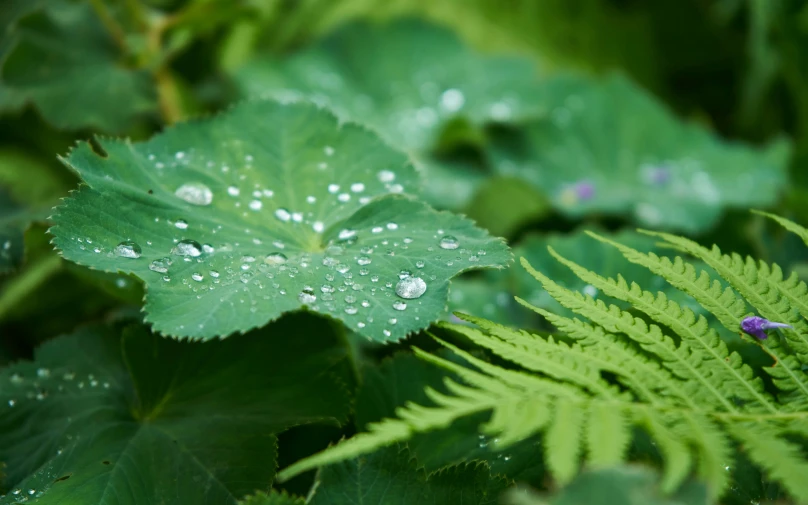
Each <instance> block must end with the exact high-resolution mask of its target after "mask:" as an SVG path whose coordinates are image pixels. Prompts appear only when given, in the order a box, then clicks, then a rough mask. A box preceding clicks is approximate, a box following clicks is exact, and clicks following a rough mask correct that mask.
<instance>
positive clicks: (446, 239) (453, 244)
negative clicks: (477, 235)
mask: <svg viewBox="0 0 808 505" xmlns="http://www.w3.org/2000/svg"><path fill="white" fill-rule="evenodd" d="M438 245H439V246H440V248H441V249H457V248H458V247H460V242H459V241H458V240H457V238H456V237H454V236H452V235H444V236H443V238H441V239H440V243H439V244H438Z"/></svg>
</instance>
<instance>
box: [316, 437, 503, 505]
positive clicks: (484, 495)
mask: <svg viewBox="0 0 808 505" xmlns="http://www.w3.org/2000/svg"><path fill="white" fill-rule="evenodd" d="M317 481H318V484H317V487H316V490H315V492H314V496H313V497H312V499H311V500H310V501H309V503H311V504H312V505H324V504H328V505H359V504H362V503H385V504H390V505H397V504H401V505H409V504H411V503H424V504H434V505H439V504H445V503H456V504H458V505H483V504H492V505H493V504H495V503H497V502H498V497H499V494H500V493H501V492H502V491H503V490H504V488H505V486H506V485H507V481H505V480H504V479H501V478H498V477H493V476H491V475H490V474H489V472H488V469H487V468H486V467H485V465H482V464H480V465H474V464H468V465H463V466H457V467H450V468H447V469H445V470H443V471H441V472H438V473H436V474H432V475H427V474H426V472H424V471H423V470H419V469H418V468H417V463H416V462H415V461H414V460H413V459H411V456H410V454H409V452H408V451H407V450H406V448H401V447H395V446H394V447H389V448H386V449H382V450H380V451H377V452H375V453H373V454H369V455H368V456H364V457H360V458H356V459H354V460H349V461H344V462H342V463H337V464H335V465H331V466H327V467H325V468H323V469H321V470H320V471H319V474H318V476H317Z"/></svg>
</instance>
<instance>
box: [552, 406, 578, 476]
mask: <svg viewBox="0 0 808 505" xmlns="http://www.w3.org/2000/svg"><path fill="white" fill-rule="evenodd" d="M553 410H554V411H555V415H554V416H553V420H552V421H551V422H550V426H549V428H548V429H547V436H546V437H545V444H544V450H545V458H546V460H547V466H548V467H549V468H550V471H551V472H552V473H553V475H554V476H555V478H556V479H557V480H558V481H559V482H560V483H561V484H566V483H567V482H569V481H571V480H572V478H573V477H575V474H576V473H578V468H579V467H580V465H581V461H580V454H581V449H582V447H581V442H582V440H581V433H582V431H583V424H584V412H585V411H584V408H582V405H581V404H580V403H573V402H570V401H565V400H558V401H556V403H555V405H554V409H553Z"/></svg>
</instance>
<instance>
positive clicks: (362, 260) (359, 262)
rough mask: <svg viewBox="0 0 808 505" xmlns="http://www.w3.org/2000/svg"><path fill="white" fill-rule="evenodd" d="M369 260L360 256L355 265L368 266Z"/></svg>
mask: <svg viewBox="0 0 808 505" xmlns="http://www.w3.org/2000/svg"><path fill="white" fill-rule="evenodd" d="M370 262H371V259H370V258H368V257H367V256H360V257H359V259H357V260H356V263H357V264H359V265H362V266H364V265H370Z"/></svg>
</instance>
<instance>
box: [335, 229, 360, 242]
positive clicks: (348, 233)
mask: <svg viewBox="0 0 808 505" xmlns="http://www.w3.org/2000/svg"><path fill="white" fill-rule="evenodd" d="M355 236H356V230H340V232H339V235H337V238H338V239H340V240H348V239H350V238H352V237H355Z"/></svg>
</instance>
